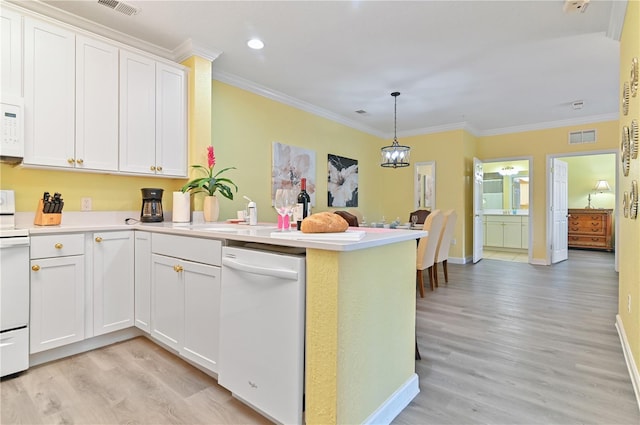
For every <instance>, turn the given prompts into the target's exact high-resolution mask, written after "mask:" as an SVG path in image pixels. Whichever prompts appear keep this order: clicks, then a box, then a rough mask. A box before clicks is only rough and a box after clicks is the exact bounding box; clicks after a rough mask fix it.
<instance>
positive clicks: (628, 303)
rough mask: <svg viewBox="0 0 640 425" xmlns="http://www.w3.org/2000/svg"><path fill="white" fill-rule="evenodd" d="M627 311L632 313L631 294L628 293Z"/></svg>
mask: <svg viewBox="0 0 640 425" xmlns="http://www.w3.org/2000/svg"><path fill="white" fill-rule="evenodd" d="M627 312H628V313H631V294H628V295H627Z"/></svg>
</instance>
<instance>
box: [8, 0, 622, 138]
mask: <svg viewBox="0 0 640 425" xmlns="http://www.w3.org/2000/svg"><path fill="white" fill-rule="evenodd" d="M13 2H14V3H19V4H20V5H22V6H24V7H27V8H31V9H34V10H40V11H42V10H46V13H47V14H48V15H50V16H53V17H56V18H58V19H62V20H67V21H69V22H72V23H73V24H74V25H80V26H83V27H85V28H86V29H89V30H91V31H93V32H97V33H100V34H103V35H106V36H109V37H111V38H116V39H119V40H120V41H123V40H124V41H126V42H128V43H129V44H131V38H130V37H133V38H135V39H136V40H135V43H137V44H138V45H143V46H144V48H145V49H146V50H150V51H152V52H153V53H157V54H162V55H163V56H165V57H170V58H172V59H179V58H178V57H177V56H179V55H180V52H181V51H183V50H184V46H185V43H186V45H188V46H190V47H192V48H193V50H192V52H196V53H198V52H205V56H207V55H208V56H209V57H210V58H214V57H216V55H218V54H219V56H217V58H216V59H215V60H214V61H213V70H214V78H215V79H219V80H221V81H224V82H228V83H231V84H234V85H236V86H239V87H242V88H246V89H249V90H252V91H255V92H258V93H260V94H265V95H267V96H270V97H273V98H276V99H278V100H280V101H283V102H285V103H289V104H292V105H294V106H296V107H299V108H301V109H305V110H308V111H311V112H314V113H317V114H319V115H321V116H325V117H328V118H331V119H333V120H335V121H338V122H342V123H344V124H347V125H349V126H351V127H354V128H357V129H360V130H363V131H366V132H368V133H371V134H374V135H377V136H380V137H391V136H392V135H393V131H394V122H393V113H394V104H393V98H392V97H391V96H390V93H391V92H393V91H399V92H401V95H400V96H399V97H398V98H397V101H398V104H397V131H398V136H400V137H402V136H408V135H415V134H424V133H432V132H435V131H445V130H451V129H456V128H464V129H466V130H468V131H470V132H472V133H473V134H476V135H488V134H500V133H508V132H515V131H525V130H531V129H536V128H547V127H557V126H561V125H572V124H584V123H591V122H597V121H603V120H615V119H617V118H618V114H619V112H618V109H619V108H618V105H619V101H618V99H619V95H618V91H619V83H618V80H619V41H618V39H619V34H618V35H616V34H615V32H616V30H617V31H619V30H620V28H621V25H622V21H623V19H624V11H625V8H626V1H620V0H618V1H604V0H591V1H590V3H589V4H588V7H587V8H586V11H585V12H584V13H580V12H571V13H565V12H564V11H563V6H564V2H563V1H562V0H549V1H542V0H534V1H493V0H492V1H484V0H475V1H452V0H449V1H408V2H405V1H186V0H182V1H166V0H165V1H139V0H127V1H126V2H125V3H126V4H128V5H131V6H134V7H136V8H139V12H138V13H137V14H136V15H133V16H127V15H125V14H122V13H120V12H117V11H114V10H112V9H109V8H107V7H104V6H101V5H99V4H98V2H97V0H81V1H78V0H74V1H61V0H53V1H42V2H40V1H38V2H34V1H17V0H15V1H13ZM51 7H53V8H55V9H51ZM62 11H64V13H62ZM67 12H68V13H70V14H72V15H75V16H78V17H81V18H84V20H83V21H77V20H75V17H73V16H70V15H68V14H67ZM96 24H98V25H96ZM114 31H115V32H114ZM252 37H259V38H261V39H262V40H263V41H264V43H265V47H264V49H262V50H260V51H255V50H251V49H249V48H248V47H247V46H246V42H247V40H248V39H249V38H252ZM147 43H148V44H147ZM134 45H135V44H134ZM575 101H582V102H584V106H583V108H582V109H574V108H573V107H572V103H573V102H575ZM357 110H363V111H366V112H365V113H363V114H358V113H356V112H355V111H357Z"/></svg>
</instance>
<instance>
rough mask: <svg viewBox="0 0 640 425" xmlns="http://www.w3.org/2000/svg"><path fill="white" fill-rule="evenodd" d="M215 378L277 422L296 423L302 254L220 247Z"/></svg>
mask: <svg viewBox="0 0 640 425" xmlns="http://www.w3.org/2000/svg"><path fill="white" fill-rule="evenodd" d="M220 303H221V306H220V369H219V372H218V382H219V384H220V385H222V386H223V387H225V388H227V389H228V390H230V391H231V392H232V393H233V395H234V396H235V397H237V398H239V399H241V400H242V401H244V402H245V403H247V404H249V405H251V406H252V407H253V408H255V409H256V410H258V411H260V412H261V413H262V414H264V415H266V416H268V417H269V418H270V419H272V420H275V421H276V422H280V423H284V424H301V423H302V410H303V396H304V324H305V319H304V317H305V257H304V255H289V254H283V253H279V252H269V251H265V250H262V249H253V248H251V249H250V248H246V247H245V248H239V247H223V248H222V279H221V294H220Z"/></svg>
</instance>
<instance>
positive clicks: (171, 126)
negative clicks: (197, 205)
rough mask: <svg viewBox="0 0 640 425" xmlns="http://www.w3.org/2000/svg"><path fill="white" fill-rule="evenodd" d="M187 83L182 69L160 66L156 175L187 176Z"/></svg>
mask: <svg viewBox="0 0 640 425" xmlns="http://www.w3.org/2000/svg"><path fill="white" fill-rule="evenodd" d="M186 84H187V80H186V78H185V71H184V70H183V69H181V68H176V67H172V66H169V65H167V64H164V63H157V64H156V96H157V97H156V172H157V174H162V175H166V176H179V177H186V176H187V96H186V93H187V85H186Z"/></svg>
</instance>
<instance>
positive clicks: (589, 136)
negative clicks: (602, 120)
mask: <svg viewBox="0 0 640 425" xmlns="http://www.w3.org/2000/svg"><path fill="white" fill-rule="evenodd" d="M595 142H596V131H595V130H584V131H572V132H571V133H569V144H570V145H581V144H583V143H595Z"/></svg>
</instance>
